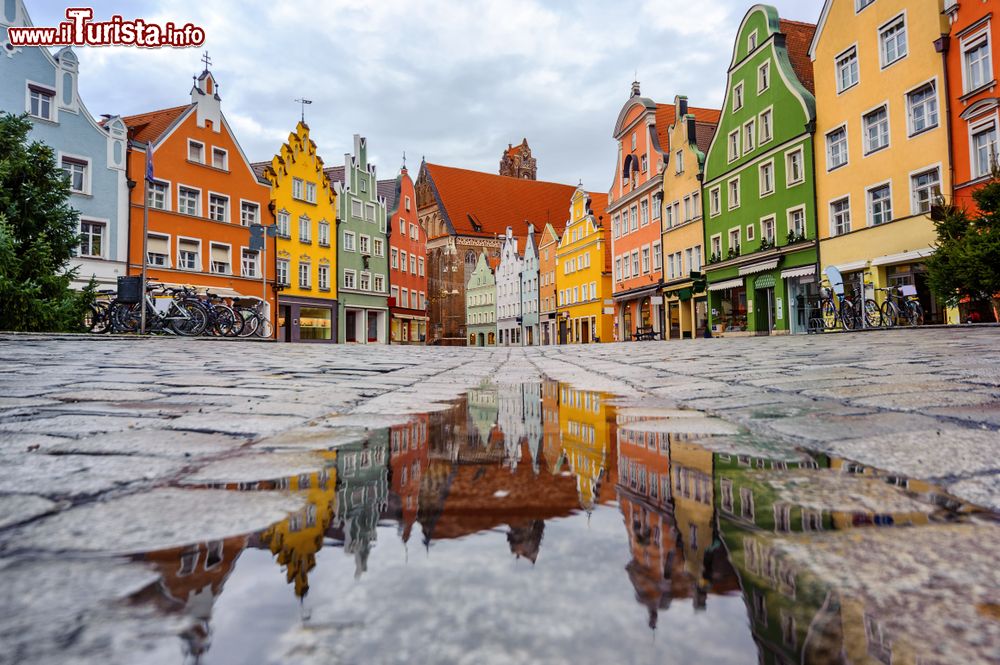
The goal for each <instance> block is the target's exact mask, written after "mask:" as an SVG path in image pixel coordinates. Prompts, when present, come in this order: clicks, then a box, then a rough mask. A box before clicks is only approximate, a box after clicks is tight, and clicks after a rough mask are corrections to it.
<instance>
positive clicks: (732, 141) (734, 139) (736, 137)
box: [728, 129, 740, 162]
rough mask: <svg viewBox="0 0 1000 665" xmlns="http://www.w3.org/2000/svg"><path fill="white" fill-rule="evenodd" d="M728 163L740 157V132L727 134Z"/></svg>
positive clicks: (734, 131)
mask: <svg viewBox="0 0 1000 665" xmlns="http://www.w3.org/2000/svg"><path fill="white" fill-rule="evenodd" d="M728 145H729V161H731V162H732V161H734V160H736V159H737V158H738V157H739V156H740V132H739V130H735V129H734V130H733V131H731V132H729V144H728Z"/></svg>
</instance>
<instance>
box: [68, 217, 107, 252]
mask: <svg viewBox="0 0 1000 665" xmlns="http://www.w3.org/2000/svg"><path fill="white" fill-rule="evenodd" d="M84 224H90V225H91V226H97V227H100V229H101V233H100V238H101V251H100V252H99V253H97V254H84V253H83V225H84ZM109 226H110V221H109V220H107V219H100V218H97V217H80V225H79V227H78V228H79V236H80V238H81V240H80V244H79V245H77V253H76V255H77V256H79V257H82V258H85V259H103V258H104V257H105V256H107V253H108V250H107V247H108V242H107V241H108V227H109ZM91 235H93V234H91Z"/></svg>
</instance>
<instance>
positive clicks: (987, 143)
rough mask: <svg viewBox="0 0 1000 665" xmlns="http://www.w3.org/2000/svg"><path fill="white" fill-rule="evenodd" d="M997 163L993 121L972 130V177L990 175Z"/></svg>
mask: <svg viewBox="0 0 1000 665" xmlns="http://www.w3.org/2000/svg"><path fill="white" fill-rule="evenodd" d="M996 161H997V125H996V121H995V120H991V121H990V122H989V123H988V124H985V125H979V126H978V127H974V128H973V129H972V177H973V178H982V177H984V176H988V175H990V173H992V171H993V165H994V163H995V162H996Z"/></svg>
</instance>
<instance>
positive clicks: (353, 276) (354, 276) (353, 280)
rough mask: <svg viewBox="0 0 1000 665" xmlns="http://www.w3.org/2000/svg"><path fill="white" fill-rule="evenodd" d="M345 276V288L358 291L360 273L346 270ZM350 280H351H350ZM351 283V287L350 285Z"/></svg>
mask: <svg viewBox="0 0 1000 665" xmlns="http://www.w3.org/2000/svg"><path fill="white" fill-rule="evenodd" d="M342 274H343V276H344V286H343V288H345V289H357V288H358V273H357V272H356V271H354V270H351V269H348V268H345V269H344V272H343V273H342ZM348 278H350V279H348ZM348 282H350V285H348Z"/></svg>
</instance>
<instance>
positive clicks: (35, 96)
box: [28, 84, 56, 120]
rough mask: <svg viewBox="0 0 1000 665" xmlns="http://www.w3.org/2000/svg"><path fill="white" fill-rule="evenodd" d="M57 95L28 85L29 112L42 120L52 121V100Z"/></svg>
mask: <svg viewBox="0 0 1000 665" xmlns="http://www.w3.org/2000/svg"><path fill="white" fill-rule="evenodd" d="M55 96H56V93H55V92H54V91H52V90H46V89H45V88H40V87H38V86H37V85H30V84H29V85H28V112H29V113H30V114H31V115H33V116H35V117H36V118H41V119H42V120H52V99H53V98H54V97H55Z"/></svg>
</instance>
